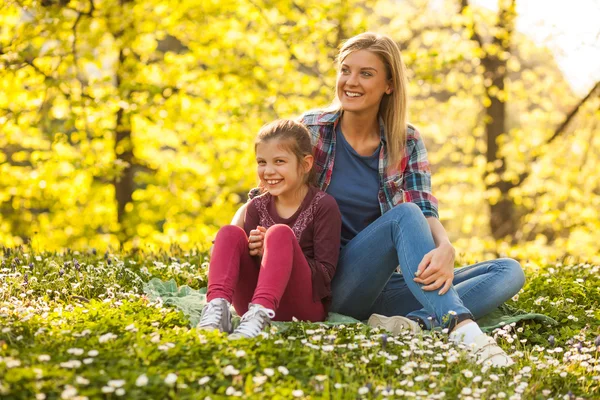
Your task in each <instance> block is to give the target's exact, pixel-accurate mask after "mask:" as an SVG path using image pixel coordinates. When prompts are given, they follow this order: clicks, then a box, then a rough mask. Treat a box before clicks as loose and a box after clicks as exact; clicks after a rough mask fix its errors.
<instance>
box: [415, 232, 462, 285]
mask: <svg viewBox="0 0 600 400" xmlns="http://www.w3.org/2000/svg"><path fill="white" fill-rule="evenodd" d="M455 255H456V250H454V247H452V245H451V244H450V243H447V244H442V245H440V246H439V247H437V248H435V249H433V250H431V251H430V252H429V253H427V254H425V256H424V257H423V260H422V261H421V263H420V264H419V267H418V269H417V272H416V273H415V277H416V278H414V279H413V280H414V281H415V282H417V283H421V284H423V285H426V286H423V288H422V289H423V290H427V291H431V290H437V289H439V288H440V287H442V286H443V287H442V290H440V291H439V292H438V294H439V295H440V296H441V295H443V294H445V293H446V292H447V291H448V290H450V288H451V287H452V280H453V279H454V257H455Z"/></svg>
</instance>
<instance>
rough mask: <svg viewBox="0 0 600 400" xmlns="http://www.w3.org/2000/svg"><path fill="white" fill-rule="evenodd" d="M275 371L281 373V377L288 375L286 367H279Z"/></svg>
mask: <svg viewBox="0 0 600 400" xmlns="http://www.w3.org/2000/svg"><path fill="white" fill-rule="evenodd" d="M277 371H279V373H281V374H282V375H287V374H289V373H290V371H289V370H288V369H287V368H286V367H284V366H281V365H280V366H279V367H277Z"/></svg>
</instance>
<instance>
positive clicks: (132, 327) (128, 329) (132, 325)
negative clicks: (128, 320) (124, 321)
mask: <svg viewBox="0 0 600 400" xmlns="http://www.w3.org/2000/svg"><path fill="white" fill-rule="evenodd" d="M125 330H126V331H132V332H137V328H136V327H135V324H131V325H127V326H126V327H125Z"/></svg>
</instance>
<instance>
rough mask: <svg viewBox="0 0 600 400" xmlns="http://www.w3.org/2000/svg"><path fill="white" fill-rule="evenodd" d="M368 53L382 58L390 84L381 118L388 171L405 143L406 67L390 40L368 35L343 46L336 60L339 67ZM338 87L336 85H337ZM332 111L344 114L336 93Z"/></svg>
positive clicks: (399, 158)
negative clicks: (360, 53)
mask: <svg viewBox="0 0 600 400" xmlns="http://www.w3.org/2000/svg"><path fill="white" fill-rule="evenodd" d="M359 50H368V51H370V52H371V53H374V54H376V55H377V56H379V58H380V59H381V61H382V62H383V64H384V65H385V68H386V71H387V78H388V80H390V81H391V87H392V89H393V90H392V93H390V94H386V95H384V96H383V98H382V99H381V103H380V104H379V113H378V114H379V116H381V118H382V119H383V124H384V127H385V139H386V141H387V156H388V163H387V167H388V170H392V169H395V168H398V164H399V163H400V160H401V159H402V153H403V152H404V146H405V143H406V129H407V121H406V110H407V101H408V95H407V80H406V67H405V66H404V62H402V57H401V56H400V48H399V47H398V45H397V44H396V42H394V41H393V40H392V39H391V38H390V37H389V36H386V35H382V34H378V33H372V32H365V33H361V34H360V35H356V36H354V37H352V38H350V39H348V40H347V41H346V42H344V43H343V45H342V47H341V48H340V51H339V53H338V56H337V60H336V61H337V65H338V67H339V65H341V63H342V62H343V61H344V60H345V59H346V57H348V56H349V55H350V54H352V53H354V52H355V51H359ZM336 86H337V85H336ZM330 109H331V110H335V111H341V110H343V109H342V105H341V102H340V99H339V97H338V93H337V90H336V91H335V98H334V100H333V102H332V103H331V108H330Z"/></svg>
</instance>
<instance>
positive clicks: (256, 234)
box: [248, 226, 267, 257]
mask: <svg viewBox="0 0 600 400" xmlns="http://www.w3.org/2000/svg"><path fill="white" fill-rule="evenodd" d="M266 232H267V229H266V228H265V227H263V226H257V227H256V229H253V230H251V231H250V236H249V237H248V249H249V250H250V255H251V256H259V257H262V255H263V247H264V246H263V245H264V243H265V233H266Z"/></svg>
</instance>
